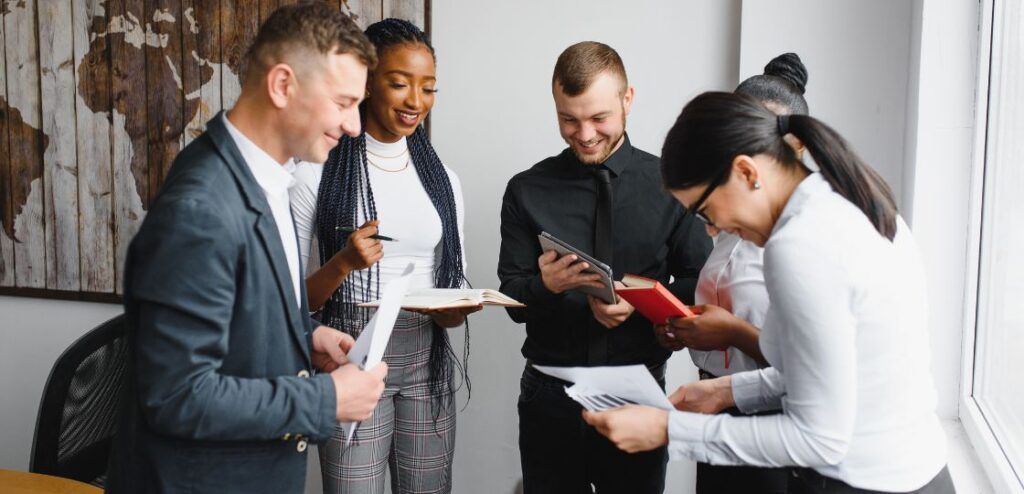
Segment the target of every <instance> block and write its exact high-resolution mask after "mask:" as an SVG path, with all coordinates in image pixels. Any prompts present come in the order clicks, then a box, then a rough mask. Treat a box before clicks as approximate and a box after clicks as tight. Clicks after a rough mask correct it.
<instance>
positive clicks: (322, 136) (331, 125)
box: [280, 53, 366, 163]
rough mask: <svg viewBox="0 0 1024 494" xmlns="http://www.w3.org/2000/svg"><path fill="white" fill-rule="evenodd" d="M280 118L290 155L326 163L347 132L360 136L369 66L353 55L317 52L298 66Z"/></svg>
mask: <svg viewBox="0 0 1024 494" xmlns="http://www.w3.org/2000/svg"><path fill="white" fill-rule="evenodd" d="M294 78H295V83H294V85H293V89H292V90H291V91H289V93H290V94H288V96H287V100H288V101H287V104H286V105H284V106H283V108H282V112H281V114H280V119H281V120H282V123H283V124H284V125H283V126H282V127H283V130H282V133H283V134H284V135H285V136H286V139H285V140H284V145H285V146H286V147H287V149H286V152H287V155H288V156H290V157H294V158H296V159H299V160H303V161H309V162H313V163H323V162H324V161H325V160H327V155H328V153H330V151H331V149H333V148H334V146H336V145H337V144H338V140H339V139H341V136H342V135H348V136H352V137H355V136H357V135H359V132H360V130H361V125H360V122H359V103H360V102H361V101H362V99H363V94H364V91H365V89H364V88H365V87H366V65H365V64H364V63H363V62H362V61H360V60H359V59H358V58H357V57H356V56H354V55H352V54H347V53H346V54H337V53H332V54H328V55H322V56H320V55H317V56H316V57H315V58H311V61H310V62H309V63H308V66H307V65H305V64H296V69H295V75H294Z"/></svg>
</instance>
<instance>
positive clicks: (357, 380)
mask: <svg viewBox="0 0 1024 494" xmlns="http://www.w3.org/2000/svg"><path fill="white" fill-rule="evenodd" d="M387 375H388V364H386V363H384V362H381V363H379V364H377V366H376V367H374V368H373V369H370V370H368V371H363V370H359V367H356V365H355V364H346V365H343V366H341V367H339V368H338V369H337V370H335V371H334V372H331V379H333V380H334V396H335V398H336V402H337V409H336V415H335V418H336V419H338V421H339V422H361V421H363V420H366V419H368V418H370V415H373V409H374V408H376V407H377V403H378V402H379V401H380V396H381V395H382V394H384V378H385V377H387Z"/></svg>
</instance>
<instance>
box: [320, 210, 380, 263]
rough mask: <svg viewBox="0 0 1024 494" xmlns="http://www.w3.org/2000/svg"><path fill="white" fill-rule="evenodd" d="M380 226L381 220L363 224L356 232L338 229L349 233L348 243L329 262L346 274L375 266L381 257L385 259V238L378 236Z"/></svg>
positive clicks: (343, 228)
mask: <svg viewBox="0 0 1024 494" xmlns="http://www.w3.org/2000/svg"><path fill="white" fill-rule="evenodd" d="M379 224H380V220H372V221H367V222H366V223H363V225H362V226H360V227H359V228H358V229H355V230H352V229H351V228H345V227H337V230H338V231H347V232H349V234H348V242H346V243H345V248H343V249H341V250H340V251H338V253H336V254H334V256H333V257H331V260H330V261H329V262H330V263H331V264H334V265H335V266H337V267H338V268H339V269H340V270H341V271H342V272H344V273H351V272H352V271H358V270H360V269H366V268H368V267H370V266H373V265H374V263H376V262H377V261H379V260H380V259H381V257H384V246H383V244H382V243H381V240H383V238H381V236H380V235H378V234H377V226H378V225H379ZM389 240H390V239H389Z"/></svg>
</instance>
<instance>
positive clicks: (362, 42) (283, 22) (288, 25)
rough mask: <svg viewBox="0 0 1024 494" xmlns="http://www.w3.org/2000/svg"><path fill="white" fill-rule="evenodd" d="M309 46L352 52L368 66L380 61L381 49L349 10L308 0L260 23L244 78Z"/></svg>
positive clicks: (316, 49) (321, 50)
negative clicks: (374, 43) (370, 38)
mask: <svg viewBox="0 0 1024 494" xmlns="http://www.w3.org/2000/svg"><path fill="white" fill-rule="evenodd" d="M296 49H307V50H310V51H313V52H315V53H319V54H321V55H326V54H328V53H332V52H333V53H337V54H343V53H350V54H352V55H355V56H356V58H358V59H359V60H360V61H361V62H363V63H364V64H365V65H366V66H367V67H369V68H373V66H374V65H376V64H377V52H376V50H374V47H373V45H372V44H371V43H370V40H369V39H367V38H366V35H364V34H363V32H362V31H361V30H359V26H358V25H356V23H355V21H353V20H352V18H351V17H349V16H348V14H345V13H344V12H342V11H341V10H340V9H337V8H332V7H331V6H329V5H327V4H326V3H324V2H304V3H299V4H294V5H286V6H283V7H280V8H278V9H277V10H274V12H273V13H271V14H270V17H267V20H266V21H264V22H263V25H261V26H260V29H259V31H258V32H257V33H256V38H255V39H254V40H253V42H252V45H250V46H249V50H248V51H247V52H246V54H245V63H244V64H243V74H242V80H243V81H244V80H246V78H247V77H248V76H249V75H250V73H253V74H255V73H256V72H251V71H252V70H258V71H261V72H265V71H266V70H267V69H269V68H270V67H272V66H274V64H277V63H280V62H281V61H282V60H283V59H284V57H285V56H286V54H287V53H289V52H293V51H295V50H296Z"/></svg>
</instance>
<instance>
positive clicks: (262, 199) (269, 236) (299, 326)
mask: <svg viewBox="0 0 1024 494" xmlns="http://www.w3.org/2000/svg"><path fill="white" fill-rule="evenodd" d="M223 114H224V112H223V111H222V112H220V113H218V114H217V116H215V117H213V119H212V120H210V121H209V123H207V124H206V131H207V132H208V133H209V134H210V138H211V140H212V141H213V144H214V146H216V147H217V152H218V153H220V155H221V157H222V158H224V162H225V163H226V164H227V166H228V168H229V169H230V170H231V172H232V174H233V175H234V176H235V180H236V181H237V182H238V184H239V185H240V186H241V189H242V195H243V196H244V198H245V202H246V206H247V207H248V208H249V209H250V210H252V211H254V212H255V213H257V218H258V219H257V220H256V234H257V236H258V237H259V239H260V243H261V244H262V245H263V248H264V250H266V252H267V256H268V257H269V258H270V264H271V267H272V269H273V271H274V278H275V279H276V280H277V287H278V291H279V292H280V295H281V303H282V304H283V305H284V308H285V311H286V314H287V316H288V322H289V325H290V326H291V333H292V336H293V337H295V340H296V343H297V344H298V345H299V348H302V353H303V355H304V357H305V358H306V362H307V364H310V363H311V362H310V359H309V352H310V348H309V335H308V333H307V330H306V327H305V326H306V325H305V323H303V322H302V321H303V317H302V310H304V309H303V308H304V307H306V304H305V303H304V302H305V301H303V304H302V306H301V307H299V306H296V305H295V288H294V287H293V286H292V277H291V273H290V272H289V270H288V258H287V257H286V256H285V253H284V247H283V246H282V245H281V235H280V234H279V233H278V229H277V223H275V222H274V214H273V212H271V210H270V205H269V204H267V199H266V196H265V195H264V194H263V190H262V189H261V188H260V186H259V184H258V183H256V178H255V177H253V176H252V172H250V171H249V167H248V165H246V163H245V159H244V158H242V153H241V151H239V150H238V147H237V146H235V141H234V139H233V138H232V137H231V134H230V133H228V129H227V127H225V126H224V122H223V121H222V120H221V118H223V117H222V115H223ZM302 292H303V296H305V295H304V292H305V290H302Z"/></svg>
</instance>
